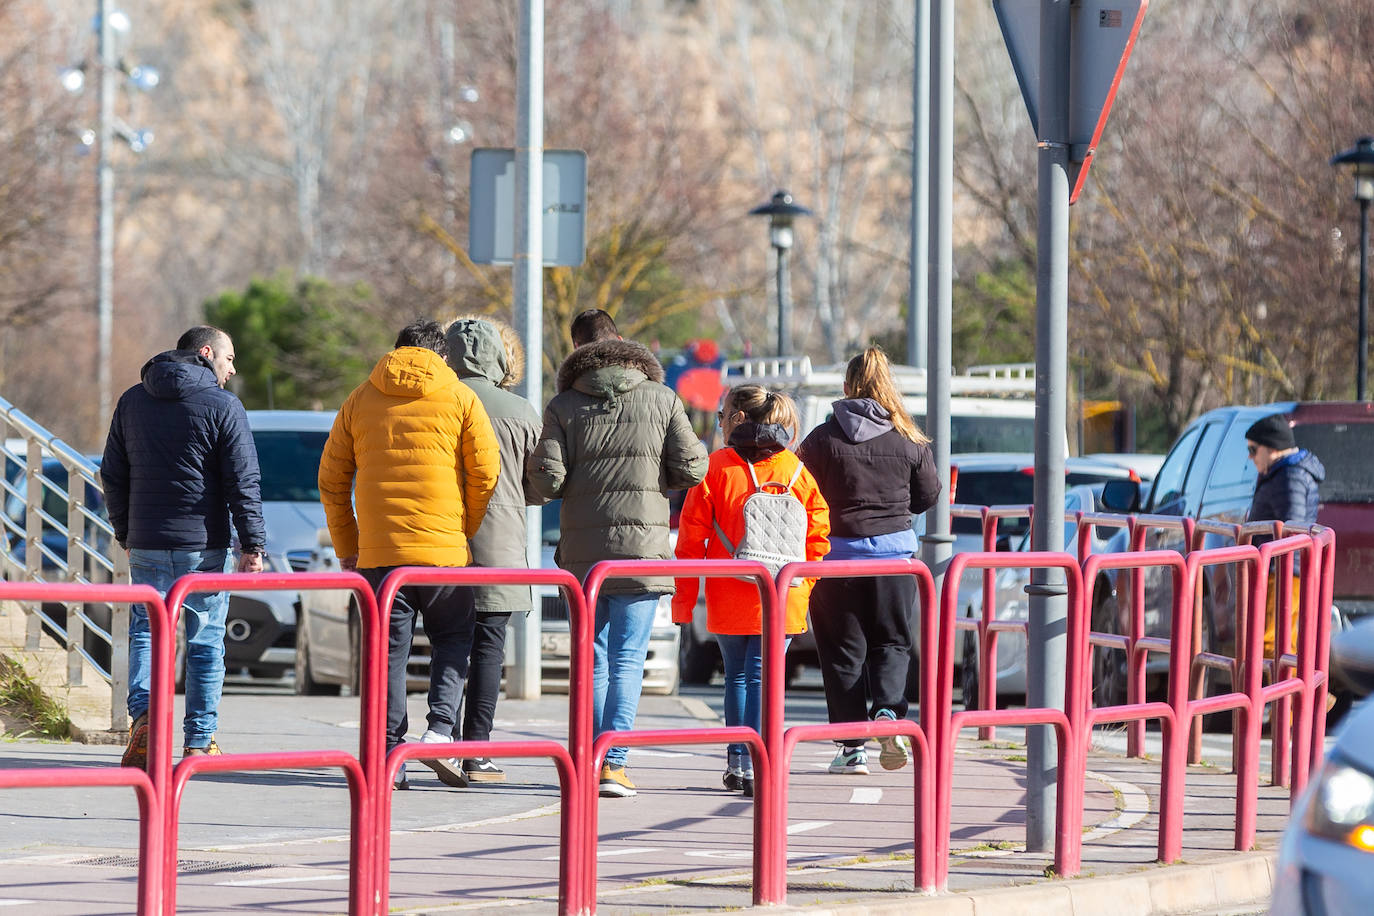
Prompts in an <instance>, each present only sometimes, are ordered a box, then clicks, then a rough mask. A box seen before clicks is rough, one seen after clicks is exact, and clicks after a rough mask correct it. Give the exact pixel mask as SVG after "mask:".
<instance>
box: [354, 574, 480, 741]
mask: <svg viewBox="0 0 1374 916" xmlns="http://www.w3.org/2000/svg"><path fill="white" fill-rule="evenodd" d="M395 568H396V567H394V566H379V567H376V568H374V569H360V570H358V572H359V573H361V574H362V576H363V578H365V579H366V580H367V581H368V584H369V585H371V586H372V588H373V590H374V591H376V592H378V593H379V594H380V593H381V590H382V580H383V579H385V578H386V577H387V574H388V573H390V572H391V571H392V570H393V569H395ZM416 614H419V615H420V620H421V621H422V622H423V623H424V626H425V635H426V636H428V637H429V646H430V658H429V715H428V717H427V718H428V720H429V727H430V728H432V729H434V730H435V731H436V732H439V733H440V734H442V735H452V734H453V728H454V726H455V725H457V724H458V704H459V703H461V702H462V700H463V682H464V681H466V680H467V676H468V655H469V653H470V652H471V651H472V631H473V626H474V621H475V620H476V616H477V615H476V613H475V611H474V610H473V603H472V589H471V588H468V587H459V586H456V585H407V586H404V587H402V588H401V590H400V591H399V592H397V593H396V600H395V601H393V602H392V604H391V618H390V621H389V623H390V627H389V636H388V642H387V676H386V750H387V753H390V752H391V749H392V748H394V747H396V746H397V745H398V744H401V743H403V742H404V741H405V738H406V732H407V731H408V730H409V728H410V719H409V717H408V716H407V715H406V664H407V663H408V662H409V661H410V646H411V640H412V638H413V637H414V635H415V615H416Z"/></svg>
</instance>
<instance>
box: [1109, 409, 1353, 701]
mask: <svg viewBox="0 0 1374 916" xmlns="http://www.w3.org/2000/svg"><path fill="white" fill-rule="evenodd" d="M1275 413H1285V414H1288V415H1289V417H1290V419H1291V422H1292V424H1293V435H1294V437H1295V438H1296V440H1297V443H1298V445H1299V446H1300V447H1302V448H1306V449H1310V450H1311V451H1312V452H1313V453H1314V454H1316V455H1317V457H1318V458H1320V459H1321V461H1322V463H1323V464H1324V465H1325V466H1326V480H1324V481H1323V482H1322V483H1321V484H1320V485H1319V486H1318V489H1317V495H1318V499H1319V500H1320V505H1319V508H1318V511H1317V522H1318V524H1321V525H1325V526H1327V527H1329V528H1331V529H1333V530H1334V531H1335V532H1336V578H1335V590H1334V603H1335V609H1334V612H1335V613H1336V614H1337V615H1338V620H1337V623H1336V626H1337V628H1341V627H1343V626H1344V625H1345V623H1346V621H1349V620H1357V619H1359V618H1362V617H1365V616H1368V615H1370V614H1371V613H1372V612H1374V466H1371V464H1370V462H1369V455H1370V454H1371V453H1374V404H1370V403H1365V402H1339V401H1329V402H1327V401H1309V402H1293V401H1284V402H1277V403H1273V404H1263V405H1259V406H1230V407H1219V408H1217V409H1215V410H1211V411H1208V412H1207V413H1205V414H1203V415H1202V416H1200V417H1198V418H1197V419H1196V420H1194V421H1193V422H1192V423H1190V424H1188V426H1187V427H1186V428H1185V429H1184V430H1183V433H1182V435H1180V436H1179V438H1178V441H1177V442H1176V443H1174V446H1173V448H1171V449H1170V450H1169V454H1168V456H1167V457H1166V458H1165V460H1164V464H1163V465H1162V466H1161V467H1160V470H1159V473H1158V475H1157V476H1156V477H1155V479H1154V482H1153V483H1152V484H1151V485H1150V486H1148V487H1146V486H1143V485H1140V484H1134V483H1114V484H1111V485H1109V486H1107V487H1106V488H1105V489H1104V490H1103V494H1102V502H1103V505H1104V506H1105V507H1106V508H1107V510H1108V511H1113V512H1142V513H1149V514H1152V515H1175V516H1185V517H1188V518H1193V519H1197V520H1206V521H1217V522H1225V523H1239V522H1243V521H1246V518H1245V514H1246V511H1247V510H1248V509H1249V507H1250V499H1251V496H1252V495H1253V493H1254V489H1255V478H1256V473H1255V466H1254V464H1253V462H1251V461H1250V460H1249V458H1248V456H1247V455H1246V451H1245V430H1246V429H1248V428H1249V427H1250V425H1251V424H1252V423H1254V422H1255V421H1256V420H1258V419H1260V418H1261V417H1266V416H1269V415H1271V414H1275ZM1226 543H1228V541H1227V540H1226V539H1223V538H1221V537H1219V536H1217V535H1212V534H1207V535H1206V536H1205V537H1204V539H1203V546H1204V547H1212V546H1222V545H1224V544H1226ZM1126 546H1127V544H1126V536H1125V534H1124V533H1118V534H1116V535H1114V536H1113V537H1112V539H1111V544H1110V547H1109V549H1110V550H1112V551H1121V550H1125V549H1126ZM1146 547H1147V548H1148V549H1159V548H1172V549H1180V548H1181V547H1182V543H1181V539H1180V535H1178V534H1177V533H1174V532H1167V531H1166V532H1158V533H1155V534H1153V535H1152V536H1151V538H1150V539H1149V541H1148V542H1147V544H1146ZM1235 593H1236V582H1235V575H1234V571H1233V570H1232V568H1231V567H1230V566H1226V565H1223V566H1215V567H1209V568H1207V570H1206V571H1205V573H1204V577H1203V580H1202V610H1203V613H1202V631H1203V637H1202V641H1203V648H1209V649H1211V650H1212V651H1216V652H1220V653H1222V654H1225V655H1231V654H1234V646H1235V631H1236V611H1235ZM1169 597H1170V596H1169V586H1168V585H1167V582H1166V580H1165V579H1164V577H1163V576H1162V575H1159V574H1154V575H1147V576H1146V614H1145V627H1146V632H1147V633H1148V634H1150V635H1164V636H1167V635H1168V633H1167V629H1168V625H1169V614H1168V607H1169ZM1094 602H1095V603H1094V619H1093V628H1094V629H1097V630H1104V629H1105V630H1109V631H1111V632H1118V633H1119V632H1121V628H1122V626H1123V623H1124V622H1123V621H1122V619H1121V615H1122V614H1123V613H1124V612H1125V610H1126V608H1125V606H1124V602H1118V601H1117V599H1116V595H1115V592H1114V588H1113V583H1112V581H1110V580H1108V579H1104V580H1103V581H1101V582H1099V583H1096V584H1095V585H1094ZM1116 654H1117V655H1119V654H1120V653H1116ZM1160 664H1162V663H1161V662H1156V663H1155V666H1152V667H1151V668H1150V669H1147V670H1151V671H1152V672H1153V673H1155V674H1159V673H1160V672H1161V669H1160V668H1158V667H1157V666H1158V665H1160ZM1116 673H1117V674H1120V673H1121V672H1120V671H1117V672H1116ZM1211 674H1212V675H1215V677H1214V678H1213V680H1214V681H1215V682H1219V684H1218V686H1217V688H1216V689H1220V685H1224V683H1225V681H1226V675H1225V674H1224V673H1222V672H1211ZM1349 700H1350V697H1349V696H1348V695H1343V696H1342V697H1340V703H1339V707H1338V713H1339V710H1340V709H1344V708H1345V707H1347V706H1348V705H1349Z"/></svg>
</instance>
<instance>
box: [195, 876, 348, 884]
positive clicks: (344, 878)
mask: <svg viewBox="0 0 1374 916" xmlns="http://www.w3.org/2000/svg"><path fill="white" fill-rule="evenodd" d="M347 880H348V875H339V874H328V875H298V876H296V877H294V878H254V879H251V880H248V881H217V882H215V886H216V887H262V886H265V885H268V884H306V883H308V882H311V881H347Z"/></svg>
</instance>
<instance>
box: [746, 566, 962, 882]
mask: <svg viewBox="0 0 1374 916" xmlns="http://www.w3.org/2000/svg"><path fill="white" fill-rule="evenodd" d="M872 576H914V577H915V579H916V592H917V601H918V603H919V607H920V609H921V622H920V628H919V633H920V638H921V686H920V722H921V724H920V727H919V728H918V727H917V726H916V724H915V723H914V722H911V721H910V720H906V719H902V720H898V721H895V722H887V721H883V722H872V721H865V722H839V723H831V724H829V725H808V726H793V727H792V728H789V729H787V731H786V732H784V731H783V704H784V693H785V691H784V684H783V680H784V679H783V677H782V674H781V665H780V664H779V665H778V666H777V668H778V670H777V671H775V672H774V676H773V677H772V679H771V680H770V679H769V672H768V659H769V658H770V657H771V658H776V659H779V660H780V659H781V658H782V653H783V646H782V639H783V636H782V630H783V627H782V619H783V616H782V615H784V614H785V613H786V608H787V604H786V602H787V593H788V591H789V590H790V588H791V583H792V582H793V581H794V580H796V579H802V578H811V577H815V578H838V579H844V578H860V577H864V578H867V577H872ZM945 581H946V583H947V585H946V588H947V589H949V588H952V589H954V591H955V593H957V592H958V590H959V583H958V580H957V579H955V580H949V579H946V580H945ZM775 587H776V589H777V591H776V593H775V595H774V601H773V611H774V613H776V614H777V615H779V616H778V618H777V620H775V621H774V623H773V626H771V627H765V633H766V634H767V636H766V639H767V641H770V642H771V643H772V645H771V646H766V647H765V649H764V653H765V654H764V675H763V676H764V689H765V695H764V704H763V708H764V715H763V737H764V743H765V744H766V745H767V746H768V747H769V748H771V749H773V751H774V753H775V754H779V755H780V756H779V757H778V758H777V759H775V761H774V766H773V770H774V772H775V773H776V774H777V789H776V798H777V808H776V816H777V821H776V823H775V824H774V826H773V831H774V834H775V836H776V838H777V845H776V847H774V849H773V853H774V855H775V856H776V857H777V859H776V861H775V862H774V863H773V868H774V869H776V870H778V871H779V872H780V873H781V874H783V875H784V879H783V880H784V882H785V881H786V878H785V875H786V871H787V795H788V781H789V780H788V777H789V774H790V769H791V761H792V751H793V749H794V748H795V747H796V745H797V742H798V741H816V740H821V739H825V738H876V737H880V736H884V737H885V736H887V735H906V736H908V737H910V738H912V739H913V740H912V746H913V751H915V758H916V759H915V760H914V761H913V762H914V764H915V777H914V778H915V792H916V802H915V821H914V825H915V827H914V846H915V862H914V865H915V881H916V887H917V888H918V889H920V890H934V889H935V888H936V887H937V883H936V882H937V869H936V865H935V856H936V845H935V844H934V843H933V842H932V839H931V837H932V836H933V834H934V828H935V805H934V800H935V799H934V794H935V793H934V785H933V783H934V780H933V779H932V773H933V770H934V767H933V766H932V765H931V764H932V763H933V761H932V760H931V756H930V755H931V751H930V746H931V744H933V743H934V738H933V737H932V736H933V735H934V734H936V733H938V731H939V728H940V725H939V722H938V720H937V718H936V712H937V711H938V709H937V704H936V680H935V679H936V676H937V674H938V672H939V670H940V667H939V645H940V644H939V636H938V634H939V621H938V620H937V619H936V614H935V611H936V609H937V608H938V602H937V601H936V596H935V577H934V576H933V575H931V572H930V569H929V568H928V567H927V566H926V565H925V564H924V563H922V562H921V561H920V560H914V559H890V560H827V561H822V562H810V563H789V564H788V565H786V566H784V567H783V568H782V569H781V570H779V571H778V577H777V582H776V583H775ZM927 647H929V648H927ZM770 653H771V655H770ZM785 890H786V888H785V885H784V892H785Z"/></svg>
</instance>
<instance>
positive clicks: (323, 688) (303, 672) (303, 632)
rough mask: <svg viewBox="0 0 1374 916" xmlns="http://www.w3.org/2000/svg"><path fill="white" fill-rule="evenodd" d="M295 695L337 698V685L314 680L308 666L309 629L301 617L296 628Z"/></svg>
mask: <svg viewBox="0 0 1374 916" xmlns="http://www.w3.org/2000/svg"><path fill="white" fill-rule="evenodd" d="M296 693H297V695H299V696H306V697H317V696H325V695H334V696H337V695H338V693H339V687H338V685H337V684H321V683H320V682H319V681H317V680H315V672H314V671H313V670H312V669H311V666H310V628H309V627H307V626H306V625H305V617H304V615H302V617H301V620H300V623H299V624H298V625H297V627H296Z"/></svg>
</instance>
